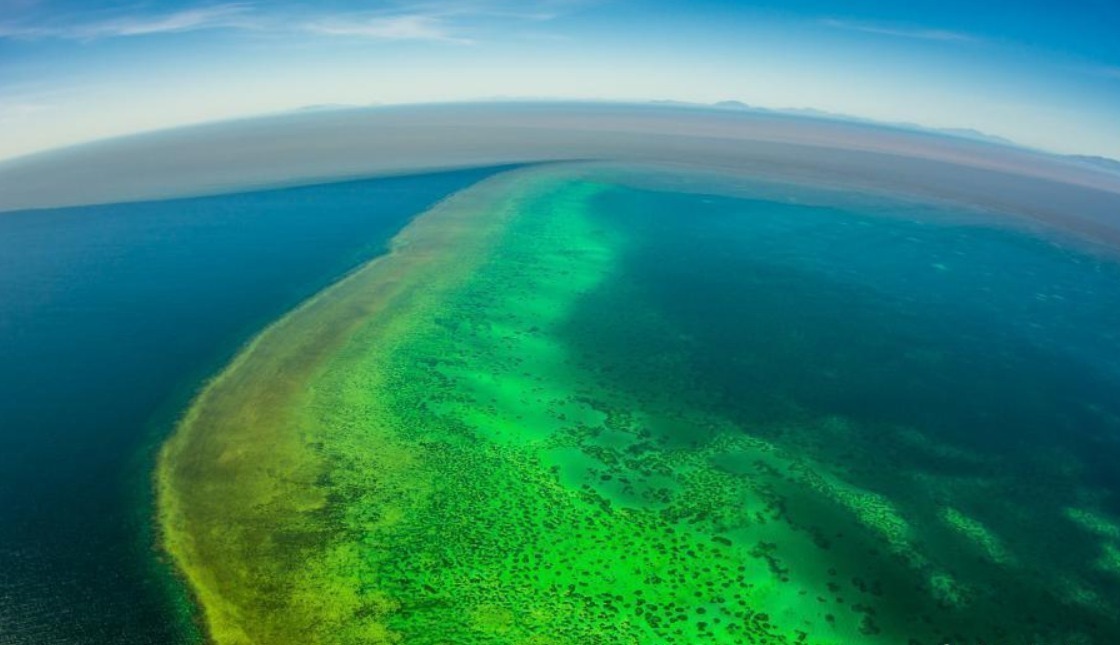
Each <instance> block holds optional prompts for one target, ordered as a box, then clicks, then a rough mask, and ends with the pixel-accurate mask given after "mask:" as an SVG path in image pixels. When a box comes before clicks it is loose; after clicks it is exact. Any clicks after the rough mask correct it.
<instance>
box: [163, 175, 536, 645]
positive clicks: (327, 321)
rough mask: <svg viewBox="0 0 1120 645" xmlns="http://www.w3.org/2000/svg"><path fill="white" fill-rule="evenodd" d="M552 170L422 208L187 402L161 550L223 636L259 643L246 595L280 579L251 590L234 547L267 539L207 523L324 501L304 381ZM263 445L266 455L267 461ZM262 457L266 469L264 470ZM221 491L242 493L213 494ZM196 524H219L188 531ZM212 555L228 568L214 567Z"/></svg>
mask: <svg viewBox="0 0 1120 645" xmlns="http://www.w3.org/2000/svg"><path fill="white" fill-rule="evenodd" d="M545 172H546V171H542V170H520V171H513V172H510V173H505V174H502V175H500V176H497V177H493V178H490V179H488V180H485V181H483V182H481V183H480V184H477V185H475V186H473V187H471V188H469V189H467V190H465V191H461V192H460V193H457V194H455V195H453V196H451V197H449V198H447V199H446V200H444V201H442V202H441V203H439V204H437V205H436V206H435V207H433V208H432V209H430V210H429V211H428V212H426V213H424V214H422V215H420V216H419V217H417V218H416V220H414V221H413V222H412V223H411V224H410V225H409V226H408V227H406V228H405V229H404V230H402V231H401V232H400V233H399V234H398V235H397V236H396V237H395V238H394V239H393V241H392V243H391V248H390V251H389V253H387V254H386V255H383V256H381V257H378V258H376V259H374V260H372V261H370V262H369V263H368V264H367V265H365V266H364V267H362V268H360V269H358V270H357V271H355V272H354V273H352V274H351V275H350V276H348V277H346V278H344V279H343V280H341V281H340V282H339V283H337V284H335V285H334V286H332V287H330V288H328V289H326V290H325V291H323V292H321V293H320V294H318V295H316V296H314V297H313V298H311V299H310V300H309V301H307V302H306V303H304V304H303V305H301V306H300V307H298V308H297V309H296V310H294V311H292V312H291V313H289V314H288V315H286V316H285V317H284V318H282V319H280V320H279V321H277V322H275V323H273V324H272V325H270V326H269V327H268V328H266V329H265V330H264V331H263V332H261V334H260V335H258V336H257V337H256V338H255V339H254V340H253V341H251V342H250V343H249V344H248V345H247V346H246V348H245V349H244V350H243V351H242V352H241V353H240V354H239V355H238V356H237V357H236V358H235V359H234V360H233V362H232V363H231V364H230V365H229V366H228V367H227V368H226V369H225V370H224V371H223V372H222V373H221V374H220V375H218V376H217V377H216V378H215V379H214V380H213V381H212V382H211V383H209V384H208V385H207V387H206V388H205V389H204V390H203V392H202V393H201V394H200V395H199V397H198V398H197V399H196V401H195V402H194V403H193V404H192V405H191V407H190V409H189V410H188V412H187V413H186V415H185V416H184V418H183V420H182V421H181V422H180V424H179V425H178V427H177V429H176V432H175V433H174V435H173V436H172V437H171V438H170V439H169V440H168V441H167V443H166V444H165V446H164V447H163V449H162V450H161V453H160V458H159V465H158V469H157V477H156V479H157V493H158V506H159V523H160V526H161V528H162V542H163V546H164V548H165V549H166V550H167V551H168V553H170V554H171V555H172V557H173V559H174V560H175V562H176V565H177V566H178V568H179V570H180V572H181V573H182V574H183V576H184V577H185V578H186V580H187V581H188V583H189V585H190V587H191V589H192V591H193V593H194V594H195V596H196V598H197V599H198V602H199V605H200V606H201V608H202V611H203V614H204V620H205V623H206V627H207V630H208V632H209V633H210V635H211V637H212V638H213V639H214V640H215V641H217V642H220V643H240V642H256V641H257V639H258V636H256V635H254V634H251V633H249V631H248V630H247V628H246V627H245V625H246V621H245V619H246V616H245V615H244V607H245V606H246V605H247V604H251V601H252V600H253V599H254V598H251V597H249V596H255V595H258V594H262V593H267V592H269V591H270V588H269V585H277V584H283V583H282V581H279V580H270V581H257V583H255V584H259V583H261V582H267V584H266V585H265V586H263V587H258V588H257V589H256V590H254V589H252V587H253V586H255V585H254V584H249V585H245V584H244V583H246V582H248V581H249V580H250V579H251V578H252V577H253V575H254V574H253V573H251V572H249V571H247V570H244V569H240V570H239V569H238V567H240V566H243V565H242V564H241V563H237V562H235V561H233V560H231V559H230V557H229V556H231V555H236V554H235V553H232V552H231V551H230V548H231V545H235V546H234V548H235V549H236V548H237V546H236V545H240V546H242V547H244V546H246V545H248V544H250V543H253V542H257V543H258V545H259V542H260V541H262V540H263V541H268V540H269V539H270V538H269V537H268V536H264V535H256V536H254V535H247V534H239V533H238V531H237V529H236V528H233V527H228V528H227V529H226V532H225V533H224V534H223V533H222V532H221V530H220V529H214V524H213V523H212V522H208V521H207V520H208V519H214V518H217V517H219V516H223V515H224V516H234V517H236V516H238V515H239V514H242V515H241V516H242V517H252V516H254V515H259V512H260V510H261V508H262V507H267V512H269V513H271V514H273V516H275V517H279V516H285V517H288V518H289V519H291V520H292V522H291V524H294V525H298V524H299V522H298V520H297V519H295V518H297V517H298V516H299V515H300V514H301V513H306V512H313V511H315V510H317V509H321V508H322V507H323V506H324V503H325V500H323V499H321V498H319V497H317V496H316V495H315V492H314V491H315V487H314V486H313V485H311V484H312V483H313V482H314V481H315V479H316V478H317V477H320V476H322V475H323V464H322V463H321V460H320V459H319V458H318V457H317V455H316V454H315V453H314V452H313V451H309V450H308V447H307V446H306V445H305V444H304V443H303V442H302V440H301V436H300V431H299V425H298V416H299V412H300V409H301V404H303V403H305V402H306V398H307V392H306V391H305V388H306V387H307V386H308V385H309V384H311V383H312V382H313V381H314V379H315V376H316V375H317V374H318V373H319V372H320V371H321V369H322V367H323V365H324V363H325V362H326V361H327V360H328V358H329V357H330V355H331V354H332V352H334V351H336V350H337V349H338V348H339V347H340V346H341V345H343V344H344V343H345V342H346V340H347V338H348V337H349V336H350V335H351V334H353V333H354V332H355V330H356V329H357V328H358V327H359V326H361V325H362V324H363V323H364V322H366V321H368V320H370V319H373V318H375V317H380V320H381V321H382V325H383V329H384V330H385V331H389V330H390V328H391V327H392V326H393V322H394V318H395V317H399V316H400V313H401V310H402V309H404V308H406V307H408V306H409V304H410V303H411V304H415V302H416V301H418V300H420V299H426V298H432V297H434V296H436V295H437V294H438V293H439V292H441V291H444V290H447V289H449V288H450V287H451V286H452V285H454V284H455V283H456V282H457V281H458V280H461V279H462V278H463V276H465V275H466V274H467V273H469V271H470V270H471V268H472V267H473V266H474V265H475V264H476V263H477V262H478V260H479V258H481V257H482V256H483V255H484V254H485V251H486V249H487V248H488V247H489V246H491V245H492V244H493V243H494V240H495V238H496V236H497V235H498V234H499V233H500V230H501V228H502V225H503V223H504V222H505V220H506V219H508V216H509V214H510V213H511V212H512V210H513V209H512V204H513V202H514V201H515V198H511V195H516V194H517V191H518V189H519V188H521V187H522V186H523V185H525V184H526V183H532V181H533V180H534V179H538V178H539V177H540V176H541V175H542V174H544V173H545ZM262 375H267V377H265V378H261V376H262ZM264 452H267V454H268V457H267V460H265V459H261V458H262V457H263V456H264V455H263V454H262V453H264ZM255 460H259V463H267V465H268V466H270V468H268V469H266V470H262V469H260V468H259V467H257V466H255V465H254V461H255ZM277 468H279V469H281V471H280V472H278V471H277V470H276V469H277ZM230 477H236V480H237V481H236V483H234V482H232V481H230V480H229V479H228V478H230ZM223 478H226V479H224V482H223ZM200 482H201V483H204V484H206V485H205V486H202V487H200V486H198V484H199V483H200ZM222 483H225V484H226V485H225V486H222ZM215 487H221V488H222V491H223V493H230V492H236V494H235V495H232V496H231V495H222V496H221V498H220V499H217V500H215V499H214V498H213V497H212V495H211V494H212V493H213V491H214V488H215ZM196 526H208V527H210V528H211V529H212V530H211V531H210V532H209V533H207V534H202V535H200V534H197V533H192V528H193V527H196ZM215 562H218V563H220V564H221V565H222V566H224V567H225V568H224V569H223V570H218V569H217V568H215V567H214V566H213V565H214V563H215ZM254 591H255V593H254ZM238 594H249V595H248V596H245V595H241V596H239V595H238Z"/></svg>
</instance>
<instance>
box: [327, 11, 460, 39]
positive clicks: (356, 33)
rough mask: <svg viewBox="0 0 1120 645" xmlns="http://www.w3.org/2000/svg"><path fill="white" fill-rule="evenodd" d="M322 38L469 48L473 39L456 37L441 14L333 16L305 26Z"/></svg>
mask: <svg viewBox="0 0 1120 645" xmlns="http://www.w3.org/2000/svg"><path fill="white" fill-rule="evenodd" d="M305 29H306V30H307V31H309V32H311V33H314V34H319V35H322V36H351V37H356V38H373V39H378V40H427V41H438V42H446V43H457V44H463V45H469V44H471V43H472V42H473V41H472V40H471V39H470V38H466V37H463V36H461V35H456V33H455V32H453V31H452V27H451V26H450V25H449V24H448V21H447V20H446V19H444V18H442V17H441V16H438V15H430V14H404V15H397V16H380V17H372V18H371V17H364V18H363V17H350V18H345V17H332V18H324V19H318V20H314V21H311V22H309V23H307V24H306V25H305Z"/></svg>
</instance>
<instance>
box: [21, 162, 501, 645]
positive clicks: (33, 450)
mask: <svg viewBox="0 0 1120 645" xmlns="http://www.w3.org/2000/svg"><path fill="white" fill-rule="evenodd" d="M492 172H494V171H493V170H473V171H462V172H452V173H441V174H430V175H423V176H416V177H401V178H389V179H378V180H369V181H358V182H349V183H340V184H330V185H323V186H315V187H307V188H291V189H284V190H273V191H263V192H254V193H245V194H236V195H227V196H220V197H208V198H197V199H184V200H174V201H164V202H150V203H136V204H123V205H111V206H94V207H85V208H68V209H60V210H49V211H28V212H15V213H3V214H0V393H2V397H0V511H2V518H3V521H0V642H3V643H5V644H13V645H15V644H21V645H22V644H24V643H26V644H40V643H48V642H51V643H155V644H160V645H164V644H169V643H176V642H184V641H187V642H189V641H191V640H194V639H195V638H196V637H197V635H196V634H194V633H193V629H191V628H190V626H189V622H188V621H187V620H186V616H187V613H188V612H187V610H186V609H185V608H184V603H183V598H182V596H181V595H180V594H177V592H176V590H175V586H174V585H170V584H168V578H167V575H166V573H167V572H166V570H165V569H164V568H163V567H161V566H160V565H159V564H158V563H157V561H156V557H157V556H156V553H155V552H154V550H153V543H152V538H151V534H150V530H149V522H150V521H151V515H150V500H149V499H148V486H149V484H148V481H149V479H148V478H149V477H150V472H151V465H152V462H151V457H152V451H153V450H154V447H155V446H156V445H157V444H158V442H159V441H160V439H161V438H162V436H163V433H164V432H165V430H166V427H167V424H168V422H170V420H171V419H172V418H173V416H174V415H175V414H177V413H178V411H179V410H180V409H182V407H183V406H184V405H185V404H186V402H187V401H188V399H189V397H190V395H191V393H192V392H193V391H194V389H195V388H196V387H197V385H198V384H199V383H200V381H201V380H202V379H204V378H205V377H206V375H208V374H210V373H212V372H213V371H215V370H216V369H217V368H219V367H220V366H221V365H222V364H223V363H224V362H225V361H226V360H228V358H229V357H230V356H231V355H232V353H233V352H234V351H235V350H236V349H237V347H238V346H239V345H240V344H241V343H243V342H244V341H245V340H247V339H248V338H249V337H250V336H251V335H252V334H253V333H254V332H256V331H257V330H258V329H260V328H261V327H262V326H264V325H265V324H267V323H268V322H270V321H271V320H273V319H274V318H276V317H279V316H280V315H281V314H283V313H284V312H285V311H286V310H288V309H290V308H291V307H292V306H294V305H295V304H296V303H298V302H300V301H301V300H303V299H304V298H306V297H307V296H309V295H311V294H313V293H315V292H316V291H318V290H319V289H321V288H322V287H324V286H325V285H327V284H329V283H330V282H332V281H333V280H335V279H336V278H337V277H338V276H340V275H342V274H343V273H345V272H346V271H348V270H350V269H351V268H353V267H355V266H357V265H358V264H360V263H362V262H363V261H365V260H367V259H368V258H370V257H371V256H373V255H376V254H377V253H379V252H380V251H381V250H382V249H383V248H384V246H383V245H384V243H385V242H386V241H387V240H388V239H389V238H390V237H391V236H392V235H393V234H394V233H395V232H396V231H397V230H399V229H400V228H401V227H402V226H403V225H404V224H405V223H407V222H408V220H409V219H410V218H411V217H412V216H413V215H415V214H417V213H419V212H421V211H423V210H425V209H426V208H427V206H429V205H430V204H432V203H434V202H435V201H437V200H439V199H441V198H443V197H444V196H446V195H448V194H450V193H452V192H454V191H456V190H459V189H461V188H463V187H466V186H468V185H470V184H472V183H474V182H476V181H478V180H479V179H481V178H483V177H485V176H487V175H489V174H491V173H492Z"/></svg>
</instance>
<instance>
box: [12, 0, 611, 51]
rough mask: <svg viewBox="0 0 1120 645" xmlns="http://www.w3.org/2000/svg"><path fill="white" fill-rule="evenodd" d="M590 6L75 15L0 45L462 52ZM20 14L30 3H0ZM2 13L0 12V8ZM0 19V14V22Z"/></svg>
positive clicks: (552, 1)
mask: <svg viewBox="0 0 1120 645" xmlns="http://www.w3.org/2000/svg"><path fill="white" fill-rule="evenodd" d="M593 1H595V0H543V1H541V2H537V3H533V4H532V5H531V6H526V4H525V3H522V2H515V1H514V0H418V1H408V2H405V1H403V0H401V1H390V2H387V3H383V4H382V5H381V7H380V8H379V9H373V10H370V11H362V12H358V13H316V12H315V11H314V10H311V11H295V12H293V11H291V10H281V9H270V8H267V7H265V6H262V5H259V4H254V3H249V2H230V3H224V4H211V5H202V6H198V7H193V8H186V9H181V10H178V11H174V12H165V13H140V12H138V10H135V11H134V12H132V13H121V14H117V15H112V16H108V17H106V16H105V15H104V14H75V15H72V16H68V17H65V18H57V17H56V18H51V19H49V20H38V21H36V20H32V19H25V20H18V21H17V20H9V21H8V22H4V21H3V19H2V18H0V39H10V40H13V39H14V40H43V39H58V40H75V41H95V40H103V39H109V38H121V37H129V36H146V35H155V34H171V33H180V32H189V31H202V30H210V29H242V30H254V31H260V32H272V33H276V32H302V33H310V34H314V35H318V36H341V37H352V38H367V39H376V40H386V41H409V40H412V41H429V42H443V43H455V44H470V43H473V42H474V41H475V36H474V35H473V33H472V32H480V31H485V30H486V27H487V26H489V27H493V25H494V24H498V23H501V24H506V23H511V22H513V23H517V22H520V23H530V22H532V23H540V22H546V21H550V20H553V19H555V18H558V17H560V16H562V15H564V14H566V13H568V12H570V11H574V10H576V9H577V8H579V7H582V6H584V5H586V4H588V3H589V2H593ZM5 2H19V3H24V4H26V5H27V6H31V5H32V4H34V2H35V0H0V3H5ZM2 6H4V5H3V4H0V7H2ZM2 15H3V14H2V13H0V16H2Z"/></svg>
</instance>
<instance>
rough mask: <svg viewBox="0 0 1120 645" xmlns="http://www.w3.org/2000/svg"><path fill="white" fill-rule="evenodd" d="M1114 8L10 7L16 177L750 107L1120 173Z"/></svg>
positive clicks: (1118, 24) (677, 3)
mask: <svg viewBox="0 0 1120 645" xmlns="http://www.w3.org/2000/svg"><path fill="white" fill-rule="evenodd" d="M1117 34H1120V2H1116V0H1101V1H1097V0H1065V1H1064V2H1053V1H1049V0H1047V1H1039V0H1035V1H1031V0H1022V1H1019V2H1009V1H1004V0H991V1H989V2H975V0H969V1H968V2H965V1H964V0H937V1H931V0H910V1H908V2H881V1H878V0H876V1H872V0H847V1H843V2H840V1H824V0H784V1H777V0H772V1H761V2H742V1H739V2H735V1H718V0H687V1H686V0H644V1H638V0H543V1H540V2H532V1H530V0H521V1H516V0H430V1H420V2H394V1H385V0H380V1H358V0H320V1H318V2H310V1H298V0H287V1H286V0H271V1H268V2H252V1H245V2H238V1H234V2H224V1H221V0H218V1H211V2H198V1H196V0H151V1H146V2H145V1H143V0H136V1H133V2H117V1H107V0H0V160H2V159H7V158H12V157H17V156H20V155H24V154H28V153H32V152H36V151H41V150H46V149H51V148H56V147H60V146H65V145H70V144H74V143H79V142H85V141H90V140H96V139H100V138H105V137H111V136H117V135H122V134H130V133H136V132H143V131H148V130H154V129H160V128H167V127H175V126H181V125H186V124H192V123H200V122H206V121H213V120H219V119H228V118H238V117H245V116H251V115H255V114H267V113H275V112H282V111H286V110H293V109H300V108H305V107H308V106H324V105H375V104H400V103H418V102H445V101H461V100H490V99H499V98H506V99H606V100H621V101H647V100H678V101H688V102H698V103H710V102H717V101H727V100H735V101H741V102H744V103H747V104H750V105H753V106H758V107H765V108H773V109H815V110H823V111H827V112H833V113H838V114H843V115H849V116H855V117H861V118H869V119H874V120H879V121H884V122H891V123H900V122H901V123H913V124H920V125H923V126H927V127H934V128H954V129H974V130H978V131H981V132H984V133H987V134H991V135H995V136H1000V137H1004V138H1007V139H1010V140H1012V141H1014V142H1016V143H1019V144H1022V145H1025V146H1029V147H1033V148H1038V149H1042V150H1047V151H1052V152H1058V153H1063V154H1085V155H1097V156H1105V157H1111V158H1120V37H1118V36H1117Z"/></svg>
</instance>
